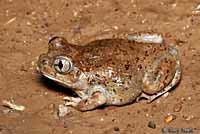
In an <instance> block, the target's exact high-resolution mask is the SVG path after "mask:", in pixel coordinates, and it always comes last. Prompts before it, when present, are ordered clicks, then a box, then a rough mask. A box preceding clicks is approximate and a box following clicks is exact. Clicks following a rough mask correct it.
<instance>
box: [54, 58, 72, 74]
mask: <svg viewBox="0 0 200 134" xmlns="http://www.w3.org/2000/svg"><path fill="white" fill-rule="evenodd" d="M54 68H55V70H56V71H57V72H59V73H67V72H70V71H71V70H72V69H73V65H72V62H71V60H70V59H69V58H67V57H64V56H58V57H56V59H55V60H54Z"/></svg>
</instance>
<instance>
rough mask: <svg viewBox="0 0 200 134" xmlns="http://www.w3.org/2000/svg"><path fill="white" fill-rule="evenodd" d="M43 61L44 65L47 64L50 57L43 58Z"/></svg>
mask: <svg viewBox="0 0 200 134" xmlns="http://www.w3.org/2000/svg"><path fill="white" fill-rule="evenodd" d="M41 62H42V64H43V65H46V64H48V63H49V61H48V59H42V60H41Z"/></svg>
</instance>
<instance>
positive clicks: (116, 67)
mask: <svg viewBox="0 0 200 134" xmlns="http://www.w3.org/2000/svg"><path fill="white" fill-rule="evenodd" d="M141 40H142V41H141ZM141 40H140V41H139V42H138V41H134V40H129V39H102V40H95V41H93V42H90V43H88V44H86V45H84V46H80V45H74V44H71V43H69V42H68V41H67V40H65V39H64V38H63V37H53V38H52V39H50V41H49V49H48V52H47V53H45V54H42V55H40V57H39V61H38V69H39V72H41V74H42V75H44V76H45V77H47V78H49V79H51V80H53V81H56V82H58V83H59V84H61V85H63V86H65V87H67V88H68V89H71V90H73V91H74V92H75V93H76V94H77V95H78V97H69V96H68V97H65V98H64V99H65V100H66V105H70V106H73V107H75V108H76V109H78V110H80V111H87V110H92V109H95V108H97V107H99V106H102V105H124V104H128V103H132V102H134V101H138V100H139V99H140V98H146V99H147V100H148V101H150V102H151V101H153V100H154V99H155V98H157V97H159V96H161V95H163V94H164V93H166V92H168V91H169V90H170V89H171V88H172V87H174V86H175V85H176V84H177V83H178V82H179V81H180V78H181V67H180V60H179V58H178V52H177V49H176V48H173V47H170V46H167V45H165V44H164V43H157V42H155V43H154V41H150V42H146V41H145V40H146V39H144V42H143V37H142V36H141Z"/></svg>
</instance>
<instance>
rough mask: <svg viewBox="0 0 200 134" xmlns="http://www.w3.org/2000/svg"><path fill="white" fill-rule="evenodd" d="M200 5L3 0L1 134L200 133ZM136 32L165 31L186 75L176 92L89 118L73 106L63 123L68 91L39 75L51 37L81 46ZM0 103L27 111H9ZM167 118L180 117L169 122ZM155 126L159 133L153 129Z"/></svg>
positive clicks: (193, 1)
mask: <svg viewBox="0 0 200 134" xmlns="http://www.w3.org/2000/svg"><path fill="white" fill-rule="evenodd" d="M198 4H199V3H198V0H104V1H103V0H58V1H56V0H1V1H0V134H70V133H71V134H93V133H95V134H150V133H154V134H160V133H163V134H164V132H162V130H163V131H165V132H166V133H165V134H172V131H173V132H174V131H176V132H175V134H177V133H178V134H186V131H187V132H191V133H190V134H199V133H200V12H197V11H196V7H197V5H198ZM135 32H155V33H161V34H162V35H163V36H164V37H165V40H166V42H167V43H174V46H175V47H176V48H177V49H178V50H179V52H180V58H181V61H182V72H183V75H182V80H181V83H180V84H179V85H178V86H177V88H175V90H173V91H172V92H170V93H169V95H168V96H167V97H161V98H159V99H158V100H156V101H154V102H152V103H151V104H146V103H145V102H144V101H141V102H139V103H135V104H131V105H127V106H123V107H113V106H112V107H106V108H102V109H96V110H93V111H89V112H84V113H83V112H79V111H76V110H74V109H73V108H69V113H68V115H66V116H65V117H63V118H58V116H57V110H58V105H59V104H62V103H63V100H62V97H63V96H65V95H66V92H65V90H66V89H65V88H62V87H60V86H57V85H56V84H52V83H51V81H48V80H46V79H43V78H41V76H40V75H39V74H38V73H37V72H36V70H35V68H36V62H37V58H38V56H39V55H40V54H41V53H43V52H46V51H47V48H48V46H47V42H48V39H49V37H51V36H53V35H58V36H64V37H65V38H66V39H67V40H68V41H69V42H72V43H77V44H80V45H83V44H84V43H86V42H89V41H91V40H95V39H97V38H108V37H118V36H120V35H121V34H131V33H135ZM2 100H8V101H11V102H14V103H16V104H20V105H23V106H25V107H26V109H25V110H24V111H23V112H19V111H14V110H10V109H9V108H7V107H5V106H3V105H2ZM169 114H171V115H173V116H174V117H176V118H175V119H174V120H173V121H171V122H170V123H166V122H165V121H164V119H165V117H166V116H168V115H169ZM150 121H152V122H154V123H155V124H156V128H154V129H153V128H150V127H148V123H149V122H150ZM163 128H166V129H163ZM181 128H182V129H181ZM178 131H179V132H178Z"/></svg>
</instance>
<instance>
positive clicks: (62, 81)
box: [41, 72, 89, 91]
mask: <svg viewBox="0 0 200 134" xmlns="http://www.w3.org/2000/svg"><path fill="white" fill-rule="evenodd" d="M41 73H42V75H43V76H45V77H47V78H48V79H50V80H53V81H55V82H56V83H58V84H59V85H62V86H64V87H67V88H70V89H72V90H75V91H80V90H86V89H88V87H89V85H88V83H87V80H86V79H85V75H84V74H83V73H82V74H81V75H80V76H79V77H78V79H77V80H76V81H75V82H72V81H70V80H68V79H66V78H62V75H59V74H58V73H56V74H49V73H45V72H41ZM58 77H59V79H58Z"/></svg>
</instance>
